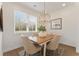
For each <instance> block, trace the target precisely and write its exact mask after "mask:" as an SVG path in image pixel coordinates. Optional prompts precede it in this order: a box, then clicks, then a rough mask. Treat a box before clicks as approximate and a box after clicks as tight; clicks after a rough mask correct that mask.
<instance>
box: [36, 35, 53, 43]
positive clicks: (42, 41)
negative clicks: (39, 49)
mask: <svg viewBox="0 0 79 59" xmlns="http://www.w3.org/2000/svg"><path fill="white" fill-rule="evenodd" d="M53 37H54V36H53V35H47V36H44V37H37V43H38V44H42V43H45V42H48V41H50V40H51V39H53Z"/></svg>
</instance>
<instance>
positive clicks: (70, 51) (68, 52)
mask: <svg viewBox="0 0 79 59" xmlns="http://www.w3.org/2000/svg"><path fill="white" fill-rule="evenodd" d="M59 47H63V48H64V54H63V56H79V54H78V53H76V49H75V48H74V47H71V46H67V45H63V44H60V45H59ZM21 50H23V48H22V47H21V48H17V49H15V50H12V51H9V52H5V53H4V56H18V53H19V52H20V51H21Z"/></svg>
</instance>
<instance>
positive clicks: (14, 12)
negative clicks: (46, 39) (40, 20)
mask: <svg viewBox="0 0 79 59" xmlns="http://www.w3.org/2000/svg"><path fill="white" fill-rule="evenodd" d="M17 11H20V10H15V11H14V32H15V33H28V32H37V20H36V27H35V31H29V30H28V29H29V28H28V27H27V30H26V31H16V30H15V28H16V27H15V25H16V22H15V21H16V17H15V14H16V12H17ZM21 12H23V11H21ZM23 13H24V12H23ZM28 15H29V14H28ZM29 16H33V15H29ZM35 17H36V18H37V16H35Z"/></svg>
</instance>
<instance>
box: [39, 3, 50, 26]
mask: <svg viewBox="0 0 79 59" xmlns="http://www.w3.org/2000/svg"><path fill="white" fill-rule="evenodd" d="M49 20H50V15H49V14H48V13H47V11H46V5H45V2H44V10H43V11H42V12H41V13H40V16H39V22H40V24H41V25H44V26H46V25H47V23H48V22H49Z"/></svg>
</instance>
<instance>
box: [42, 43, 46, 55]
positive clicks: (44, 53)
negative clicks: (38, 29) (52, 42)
mask: <svg viewBox="0 0 79 59" xmlns="http://www.w3.org/2000/svg"><path fill="white" fill-rule="evenodd" d="M43 51H44V52H43V55H44V56H46V43H45V44H44V50H43Z"/></svg>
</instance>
